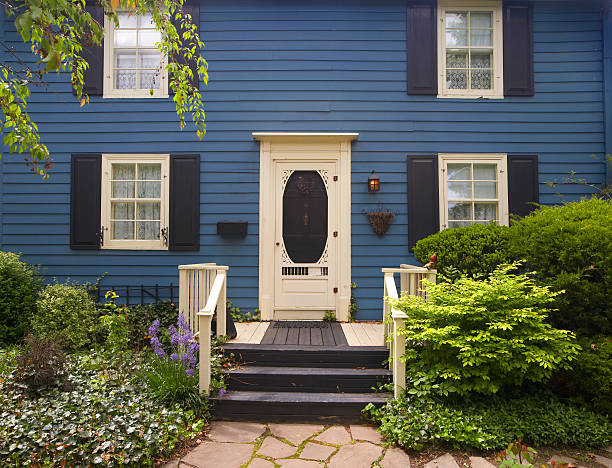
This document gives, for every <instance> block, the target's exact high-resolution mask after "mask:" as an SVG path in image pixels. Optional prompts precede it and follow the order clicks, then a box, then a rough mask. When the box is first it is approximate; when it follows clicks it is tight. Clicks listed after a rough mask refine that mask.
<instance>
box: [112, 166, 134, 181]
mask: <svg viewBox="0 0 612 468" xmlns="http://www.w3.org/2000/svg"><path fill="white" fill-rule="evenodd" d="M112 172H113V180H134V179H135V178H136V164H113V170H112Z"/></svg>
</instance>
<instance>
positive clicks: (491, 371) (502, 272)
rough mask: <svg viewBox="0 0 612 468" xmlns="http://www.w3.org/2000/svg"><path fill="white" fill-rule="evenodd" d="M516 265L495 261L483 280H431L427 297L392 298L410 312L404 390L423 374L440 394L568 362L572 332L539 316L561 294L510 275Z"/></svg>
mask: <svg viewBox="0 0 612 468" xmlns="http://www.w3.org/2000/svg"><path fill="white" fill-rule="evenodd" d="M517 265H518V264H513V265H505V266H500V267H498V268H497V269H496V270H495V271H494V272H493V273H492V274H491V276H490V277H489V278H487V279H486V280H483V281H477V280H474V279H471V278H467V277H463V278H460V279H458V280H457V281H455V283H440V284H437V285H431V286H430V288H429V289H428V295H429V300H428V301H425V300H424V299H423V298H421V297H417V296H403V297H402V298H400V299H399V300H395V301H391V302H392V303H393V305H394V306H395V307H397V308H399V309H400V310H402V311H403V312H404V313H406V314H407V316H408V318H407V319H406V320H405V329H404V330H403V335H404V337H405V339H406V340H407V348H406V349H407V350H406V354H405V359H406V361H407V364H408V369H409V370H408V375H410V376H411V378H412V379H413V382H414V383H415V388H413V389H411V390H409V391H411V392H418V391H419V389H418V385H419V384H420V383H421V382H420V380H421V379H425V381H429V384H430V387H431V388H430V389H431V390H432V391H437V392H438V393H442V394H445V393H449V392H452V391H455V392H457V393H459V394H466V393H469V392H479V393H484V394H493V393H496V392H497V391H498V390H500V389H501V388H502V387H511V386H519V385H521V384H522V383H523V382H524V381H531V382H542V381H545V380H547V379H549V378H550V376H551V374H552V372H553V371H554V370H557V369H568V368H569V363H570V361H571V360H573V359H574V358H575V356H576V354H577V353H578V349H579V347H578V345H576V344H575V343H574V342H573V338H574V335H573V333H571V332H568V331H565V330H557V329H555V328H552V327H551V326H550V325H549V324H547V323H545V320H546V318H547V315H548V313H549V311H550V309H548V308H547V307H548V305H549V304H550V303H551V302H552V301H553V300H554V298H555V297H556V296H557V295H558V294H559V293H554V292H551V291H549V289H548V288H547V287H542V286H537V285H536V284H535V282H534V280H532V279H530V278H529V277H528V276H526V275H514V274H512V273H511V271H513V270H515V269H516V267H517ZM409 385H410V384H409ZM435 385H439V387H438V388H436V387H434V386H435Z"/></svg>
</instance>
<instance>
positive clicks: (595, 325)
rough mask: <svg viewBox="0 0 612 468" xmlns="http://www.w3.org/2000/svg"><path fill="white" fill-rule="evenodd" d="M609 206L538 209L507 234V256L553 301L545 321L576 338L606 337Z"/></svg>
mask: <svg viewBox="0 0 612 468" xmlns="http://www.w3.org/2000/svg"><path fill="white" fill-rule="evenodd" d="M611 219H612V201H611V200H607V201H606V200H600V199H595V198H594V199H590V200H583V201H580V202H575V203H567V204H565V205H563V206H558V207H554V208H552V207H541V208H540V209H539V210H537V211H535V212H533V213H532V214H530V215H529V216H527V217H525V218H523V219H520V220H518V221H516V222H515V223H514V224H513V226H512V228H511V229H510V236H509V244H508V245H509V252H510V254H511V255H512V256H513V257H514V258H524V259H526V260H527V262H528V263H527V264H528V266H529V268H532V269H534V270H536V271H537V277H538V280H539V281H541V282H542V283H544V284H547V285H550V287H551V288H552V289H553V290H555V291H561V290H565V294H564V295H562V296H559V297H558V298H557V301H556V307H557V308H558V309H559V311H558V312H555V313H553V314H552V315H551V317H550V322H551V323H552V324H553V325H554V326H556V327H560V328H566V329H570V330H573V331H575V332H576V333H578V334H580V335H586V336H592V335H596V334H605V335H612V307H610V304H612V222H610V220H611Z"/></svg>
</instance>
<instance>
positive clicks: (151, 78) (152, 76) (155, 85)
mask: <svg viewBox="0 0 612 468" xmlns="http://www.w3.org/2000/svg"><path fill="white" fill-rule="evenodd" d="M159 83H160V78H159V73H158V72H156V71H153V70H145V71H142V72H140V89H159Z"/></svg>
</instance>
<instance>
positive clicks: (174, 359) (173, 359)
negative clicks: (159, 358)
mask: <svg viewBox="0 0 612 468" xmlns="http://www.w3.org/2000/svg"><path fill="white" fill-rule="evenodd" d="M170 359H171V360H172V361H174V362H176V360H177V359H178V356H177V355H176V353H172V354H171V355H170Z"/></svg>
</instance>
